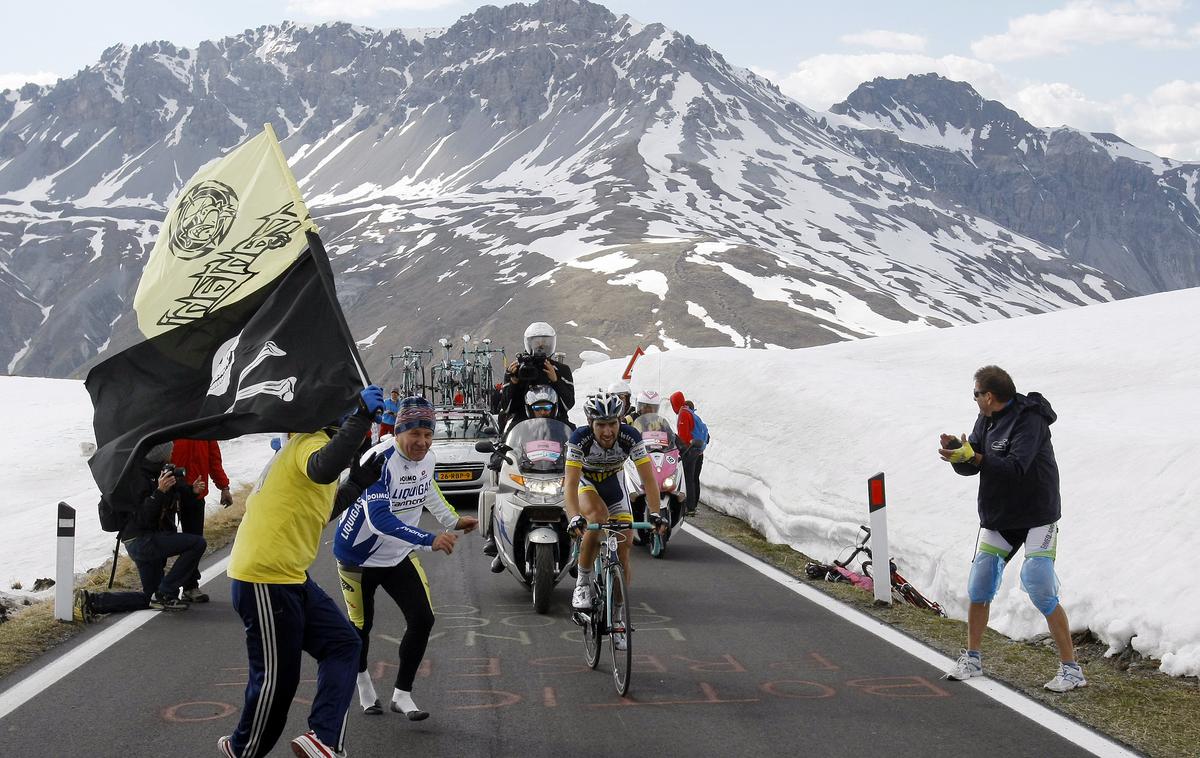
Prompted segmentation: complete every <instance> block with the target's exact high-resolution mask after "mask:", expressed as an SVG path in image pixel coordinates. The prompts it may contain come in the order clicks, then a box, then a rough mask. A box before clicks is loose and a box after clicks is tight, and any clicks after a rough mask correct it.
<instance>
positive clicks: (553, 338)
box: [525, 321, 558, 357]
mask: <svg viewBox="0 0 1200 758" xmlns="http://www.w3.org/2000/svg"><path fill="white" fill-rule="evenodd" d="M557 341H558V335H556V334H555V332H554V327H552V326H550V325H549V324H547V323H546V322H545V321H535V322H533V323H532V324H530V325H529V326H528V328H526V329H525V351H526V352H528V353H531V354H532V353H541V354H542V355H544V356H546V357H550V356H551V355H554V346H555V344H557Z"/></svg>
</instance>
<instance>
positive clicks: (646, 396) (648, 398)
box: [637, 390, 662, 412]
mask: <svg viewBox="0 0 1200 758" xmlns="http://www.w3.org/2000/svg"><path fill="white" fill-rule="evenodd" d="M637 404H638V407H639V408H640V407H642V406H643V405H648V406H652V407H653V408H654V410H655V411H656V412H657V411H658V406H659V405H661V404H662V395H660V394H658V393H657V392H655V391H654V390H642V391H641V392H639V393H638V396H637Z"/></svg>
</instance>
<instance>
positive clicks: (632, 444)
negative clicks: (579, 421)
mask: <svg viewBox="0 0 1200 758" xmlns="http://www.w3.org/2000/svg"><path fill="white" fill-rule="evenodd" d="M626 459H632V460H633V463H634V465H637V466H640V465H641V464H642V463H648V462H649V461H650V454H649V453H648V452H646V443H645V442H643V441H642V433H641V432H639V431H638V430H637V429H634V428H633V427H632V426H630V425H629V424H621V426H620V427H619V428H618V429H617V441H616V444H614V445H613V446H612V447H610V448H605V447H602V446H601V445H600V443H599V442H598V441H597V440H596V434H595V432H593V431H592V427H591V425H590V424H589V425H588V426H581V427H579V428H578V429H576V430H575V431H574V432H573V433H572V434H571V438H570V439H569V440H567V465H568V466H573V467H574V468H580V469H583V476H584V477H585V478H587V479H590V480H591V481H593V482H598V481H602V480H604V479H607V478H608V477H610V476H612V475H613V474H617V473H620V471H621V469H622V468H623V467H624V466H625V461H626Z"/></svg>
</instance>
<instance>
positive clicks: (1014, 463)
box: [954, 392, 1062, 530]
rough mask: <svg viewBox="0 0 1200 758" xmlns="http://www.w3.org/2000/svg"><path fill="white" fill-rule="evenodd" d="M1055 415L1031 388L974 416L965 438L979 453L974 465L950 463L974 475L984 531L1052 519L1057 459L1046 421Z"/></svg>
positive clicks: (1056, 511) (1057, 503)
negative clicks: (991, 410) (979, 460)
mask: <svg viewBox="0 0 1200 758" xmlns="http://www.w3.org/2000/svg"><path fill="white" fill-rule="evenodd" d="M1057 418H1058V416H1057V415H1056V414H1055V413H1054V409H1052V408H1051V407H1050V403H1049V402H1048V401H1047V400H1046V398H1044V397H1042V396H1041V395H1040V394H1039V393H1037V392H1030V393H1029V395H1028V396H1025V395H1020V394H1018V395H1016V396H1014V397H1013V400H1012V403H1010V404H1009V405H1008V406H1007V407H1006V408H1004V409H1003V410H1000V411H997V412H996V413H994V414H992V415H991V417H988V416H979V418H977V419H976V420H975V428H974V429H972V430H971V434H970V436H969V437H968V438H967V439H968V440H970V442H971V447H972V448H974V449H975V452H977V453H982V454H983V462H982V464H981V465H980V467H979V468H976V467H975V466H972V465H971V464H969V463H956V464H954V470H955V471H957V472H958V473H960V474H962V475H964V476H973V475H975V474H979V524H980V526H982V527H983V528H984V529H995V530H1000V529H1028V528H1030V527H1035V526H1042V525H1044V524H1050V523H1053V522H1055V521H1058V519H1059V517H1060V515H1061V504H1062V503H1061V500H1060V497H1059V491H1058V463H1057V462H1056V461H1055V460H1054V446H1053V445H1052V444H1051V443H1050V425H1051V424H1053V423H1054V422H1055V420H1056V419H1057Z"/></svg>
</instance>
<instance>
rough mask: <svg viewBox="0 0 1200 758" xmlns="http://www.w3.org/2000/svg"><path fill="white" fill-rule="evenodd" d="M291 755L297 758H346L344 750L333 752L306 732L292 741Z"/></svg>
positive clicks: (312, 734)
mask: <svg viewBox="0 0 1200 758" xmlns="http://www.w3.org/2000/svg"><path fill="white" fill-rule="evenodd" d="M292 754H293V755H295V756H297V758H346V751H345V750H334V749H333V748H331V747H329V746H328V745H326V744H325V743H324V742H321V740H320V739H318V738H317V734H316V732H313V731H308V732H305V733H304V734H302V735H300V736H299V737H297V738H296V739H294V740H292Z"/></svg>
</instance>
